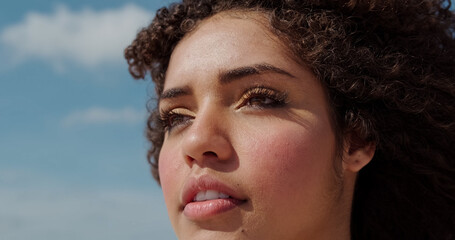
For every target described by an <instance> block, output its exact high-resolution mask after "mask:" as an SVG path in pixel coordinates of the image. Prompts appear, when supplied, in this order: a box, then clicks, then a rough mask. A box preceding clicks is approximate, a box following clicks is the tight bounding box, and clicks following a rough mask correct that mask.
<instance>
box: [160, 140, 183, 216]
mask: <svg viewBox="0 0 455 240" xmlns="http://www.w3.org/2000/svg"><path fill="white" fill-rule="evenodd" d="M176 152H178V151H175V150H173V149H168V147H167V145H166V144H165V145H163V147H162V148H161V152H160V157H159V159H160V161H159V165H158V172H159V174H160V182H161V188H162V191H163V195H164V201H165V202H166V205H167V206H168V208H169V206H170V205H169V203H170V202H171V201H175V199H174V198H176V197H178V196H176V193H177V192H178V189H177V187H178V184H177V183H178V182H179V179H178V177H177V176H178V174H176V173H178V172H177V170H178V163H177V162H174V161H172V160H173V159H177V156H176Z"/></svg>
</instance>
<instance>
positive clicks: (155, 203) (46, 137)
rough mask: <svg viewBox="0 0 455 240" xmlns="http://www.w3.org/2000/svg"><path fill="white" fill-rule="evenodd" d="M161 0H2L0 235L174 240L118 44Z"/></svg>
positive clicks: (141, 84)
mask: <svg viewBox="0 0 455 240" xmlns="http://www.w3.org/2000/svg"><path fill="white" fill-rule="evenodd" d="M168 2H169V1H151V0H144V1H139V0H138V1H123V0H114V1H112V0H110V1H101V0H97V1H96V0H95V1H93V0H90V1H89V0H78V1H43V0H29V1H20V0H19V1H7V2H4V3H2V7H1V8H0V240H29V239H37V240H40V239H43V240H44V239H46V240H54V239H59V240H61V239H65V240H72V239H100V240H102V239H110V240H116V239H122V240H123V239H134V240H141V239H175V236H174V233H173V232H172V229H171V226H170V224H169V221H168V217H167V214H166V210H165V205H164V201H163V199H162V195H161V191H160V189H159V187H158V185H157V184H156V183H155V182H154V181H153V180H152V177H151V176H150V174H149V166H148V164H147V162H146V159H145V154H146V150H147V147H148V143H147V142H146V140H145V137H144V134H143V129H144V125H145V117H146V111H145V104H146V100H147V99H148V98H149V97H150V96H151V95H152V94H153V85H152V84H151V83H150V81H133V80H132V78H131V77H130V76H129V74H128V71H127V65H126V63H125V61H124V60H123V56H122V53H123V49H124V47H126V46H127V45H128V44H129V43H130V42H131V40H132V39H133V38H134V35H135V33H136V32H137V31H138V30H139V29H140V28H141V27H143V26H146V25H147V24H148V23H149V22H150V21H151V19H152V18H153V16H154V11H155V10H156V9H158V8H159V7H161V6H163V5H166V4H168Z"/></svg>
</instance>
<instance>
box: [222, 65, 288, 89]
mask: <svg viewBox="0 0 455 240" xmlns="http://www.w3.org/2000/svg"><path fill="white" fill-rule="evenodd" d="M266 72H273V73H278V74H282V75H286V76H289V77H292V78H295V77H294V75H292V74H290V73H289V72H286V71H285V70H283V69H281V68H278V67H275V66H273V65H271V64H268V63H259V64H255V65H251V66H245V67H239V68H234V69H231V70H227V71H225V72H221V73H220V75H219V79H220V82H221V84H227V83H230V82H232V81H234V80H237V79H240V78H243V77H247V76H250V75H258V74H263V73H266Z"/></svg>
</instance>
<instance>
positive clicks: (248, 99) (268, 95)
mask: <svg viewBox="0 0 455 240" xmlns="http://www.w3.org/2000/svg"><path fill="white" fill-rule="evenodd" d="M286 99H287V94H286V93H283V92H279V91H277V90H274V89H271V88H267V87H254V88H251V89H248V90H246V91H245V93H244V94H243V95H242V98H241V100H240V105H239V107H238V108H240V107H243V106H247V107H253V108H274V107H280V106H284V105H285V104H286Z"/></svg>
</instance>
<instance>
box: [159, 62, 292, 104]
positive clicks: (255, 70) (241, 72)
mask: <svg viewBox="0 0 455 240" xmlns="http://www.w3.org/2000/svg"><path fill="white" fill-rule="evenodd" d="M267 72H272V73H278V74H282V75H286V76H288V77H292V78H295V76H294V75H292V74H290V73H289V72H287V71H285V70H283V69H281V68H278V67H275V66H273V65H271V64H268V63H259V64H254V65H251V66H244V67H239V68H234V69H230V70H227V71H222V72H221V73H220V74H219V76H218V79H219V81H220V83H221V84H223V85H224V84H228V83H230V82H232V81H234V80H238V79H240V78H243V77H247V76H251V75H259V74H263V73H267ZM190 93H191V90H190V89H189V88H188V87H183V88H179V87H177V88H171V89H168V90H166V91H164V92H163V93H162V94H161V96H160V98H159V101H160V100H163V99H169V98H177V97H181V96H186V95H189V94H190Z"/></svg>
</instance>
